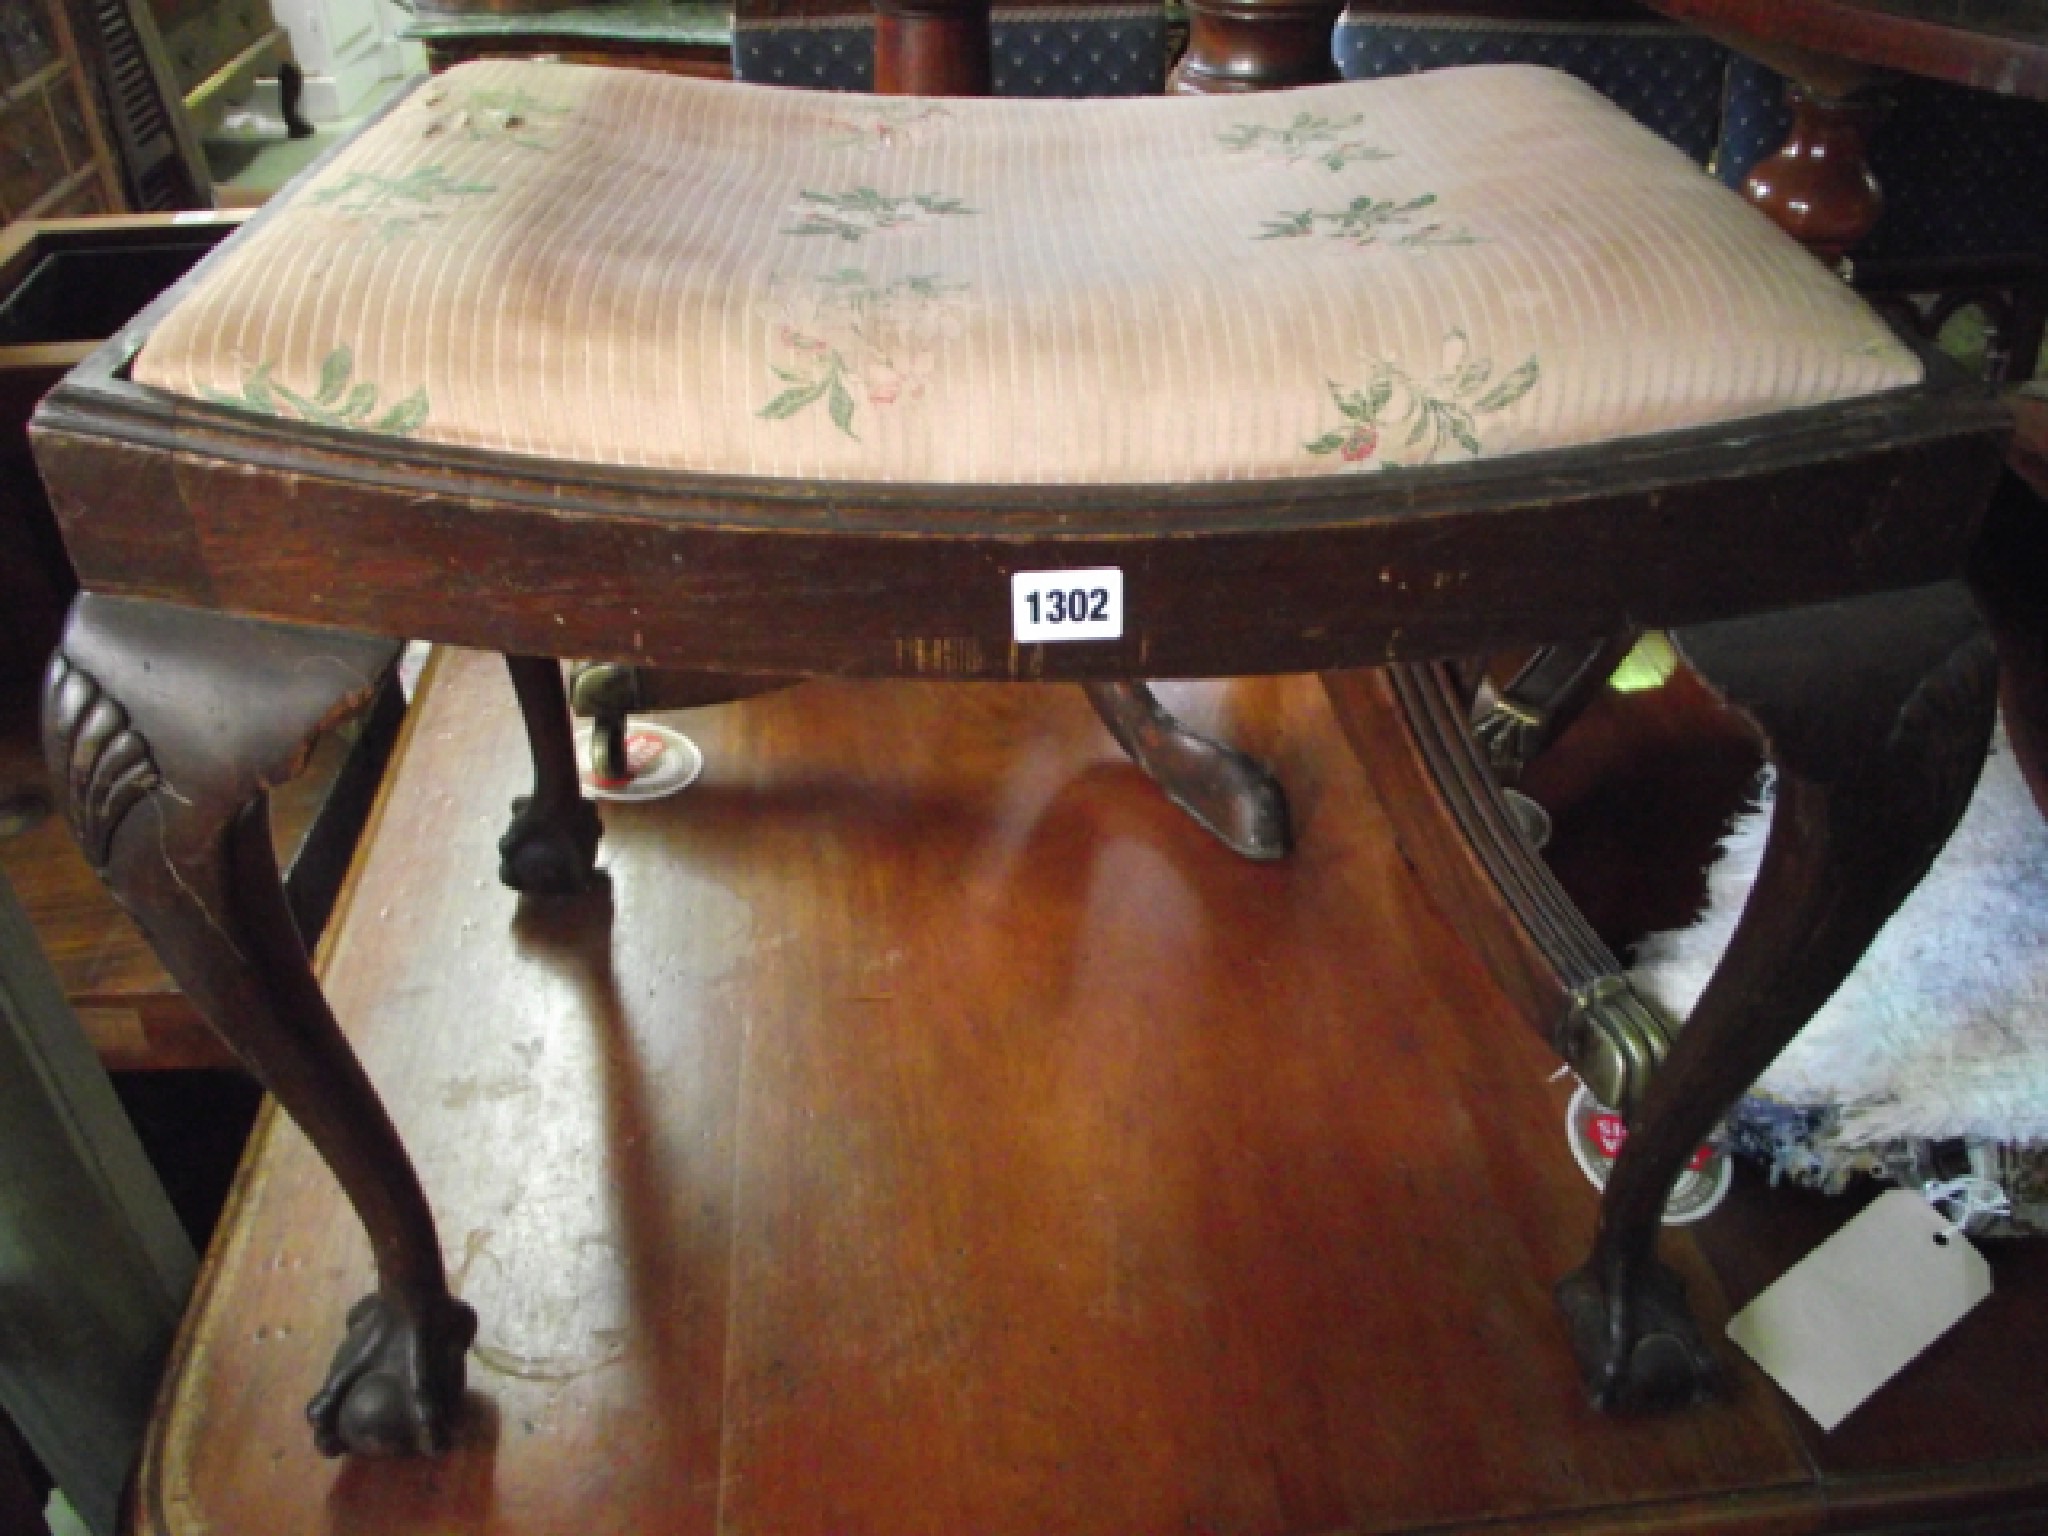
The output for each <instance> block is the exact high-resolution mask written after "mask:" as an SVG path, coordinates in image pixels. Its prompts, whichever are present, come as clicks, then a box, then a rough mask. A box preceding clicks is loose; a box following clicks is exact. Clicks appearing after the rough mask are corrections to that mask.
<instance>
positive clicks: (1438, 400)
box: [1302, 330, 1542, 470]
mask: <svg viewBox="0 0 2048 1536" xmlns="http://www.w3.org/2000/svg"><path fill="white" fill-rule="evenodd" d="M1467 349H1468V343H1467V341H1466V338H1465V335H1464V333H1463V332H1462V331H1456V330H1454V331H1452V332H1450V333H1449V334H1448V335H1447V336H1445V338H1444V354H1445V361H1444V368H1443V372H1442V373H1441V374H1439V375H1438V376H1437V377H1436V378H1434V379H1431V380H1421V379H1417V378H1416V377H1414V376H1413V375H1412V374H1410V373H1408V372H1407V371H1406V370H1405V369H1403V368H1402V367H1400V366H1399V365H1398V364H1396V363H1393V362H1390V361H1388V360H1386V359H1384V358H1376V359H1370V360H1368V362H1367V364H1366V368H1367V377H1366V379H1365V382H1364V383H1363V384H1362V385H1361V386H1359V387H1356V388H1351V387H1347V386H1346V385H1343V384H1340V383H1338V382H1337V381H1336V380H1334V379H1333V380H1329V381H1327V382H1328V387H1329V391H1330V399H1331V402H1332V403H1333V404H1334V405H1335V406H1336V408H1337V411H1338V414H1339V415H1341V416H1342V417H1343V418H1344V421H1345V423H1346V424H1345V425H1343V426H1340V427H1337V428H1335V429H1333V430H1331V431H1328V432H1324V433H1323V434H1321V435H1320V436H1318V437H1314V438H1311V439H1309V440H1308V441H1307V442H1305V443H1303V444H1302V448H1303V451H1305V452H1307V453H1312V454H1316V455H1318V456H1324V457H1327V456H1328V455H1331V454H1338V455H1341V456H1342V457H1343V458H1344V459H1345V460H1346V461H1348V462H1351V463H1357V464H1364V463H1366V462H1368V461H1371V462H1372V463H1373V464H1374V465H1375V467H1377V468H1379V469H1382V470H1393V469H1412V468H1415V467H1417V466H1420V465H1423V464H1429V463H1432V462H1434V461H1435V460H1436V459H1437V458H1438V457H1439V456H1440V455H1441V454H1442V453H1443V451H1444V450H1445V448H1446V447H1447V446H1455V447H1457V448H1460V449H1462V450H1463V451H1464V452H1465V453H1467V454H1470V455H1474V456H1476V455H1478V454H1479V453H1481V452H1483V451H1484V447H1485V445H1484V443H1483V441H1482V439H1481V434H1480V430H1479V422H1478V418H1479V417H1481V416H1490V415H1493V414H1495V413H1497V412H1500V411H1504V410H1506V409H1507V408H1508V407H1510V406H1512V405H1513V404H1515V402H1516V401H1518V400H1520V399H1522V398H1523V397H1524V396H1525V395H1527V394H1528V393H1529V391H1530V390H1532V389H1534V388H1535V387H1536V385H1537V383H1538V381H1539V380H1540V378H1541V374H1542V370H1541V368H1540V366H1539V365H1538V363H1537V361H1536V359H1535V358H1534V357H1533V356H1532V357H1530V358H1528V359H1527V360H1526V361H1524V362H1523V363H1522V364H1521V366H1520V367H1517V368H1515V369H1513V370H1511V371H1510V372H1508V373H1507V374H1505V375H1503V376H1502V377H1501V378H1500V379H1499V380H1497V381H1495V382H1494V384H1493V387H1492V388H1491V389H1488V388H1487V381H1488V380H1489V379H1492V378H1493V362H1492V360H1491V359H1490V358H1483V357H1482V358H1468V357H1467V356H1466V353H1467ZM1397 427H1405V428H1406V429H1407V430H1406V432H1405V433H1404V434H1403V436H1402V440H1401V452H1400V462H1398V463H1397V462H1395V461H1394V460H1392V459H1388V458H1385V457H1382V456H1380V452H1379V450H1380V446H1381V443H1382V435H1383V433H1385V432H1386V431H1388V430H1389V429H1392V428H1397Z"/></svg>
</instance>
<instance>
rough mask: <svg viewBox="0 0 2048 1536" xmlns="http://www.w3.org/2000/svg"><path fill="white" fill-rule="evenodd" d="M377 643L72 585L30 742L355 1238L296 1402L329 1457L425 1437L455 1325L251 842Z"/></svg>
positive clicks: (374, 675) (146, 928)
mask: <svg viewBox="0 0 2048 1536" xmlns="http://www.w3.org/2000/svg"><path fill="white" fill-rule="evenodd" d="M397 651H398V646H397V643H396V642H394V641H387V640H382V639H378V638H375V637H369V636H361V635H347V634H339V633H333V632H328V631H320V630H308V629H298V628H292V627H287V626H284V625H275V624H262V623H256V622H253V621H247V620H236V619H228V618H223V617H221V616H220V615H217V614H211V613H202V612H196V611H193V610H189V609H178V608H172V607H169V606H166V605H163V604H157V603H148V602H140V601H135V600H130V599H115V598H99V597H93V596H86V597H82V598H80V599H79V600H78V602H77V603H76V604H75V605H74V606H73V609H72V612H71V617H70V621H69V623H68V625H67V626H66V630H65V635H64V641H63V644H62V646H61V648H60V649H59V651H58V654H57V656H56V657H55V658H54V659H53V661H52V662H51V666H50V671H49V676H48V686H47V688H46V691H45V695H44V716H43V724H44V750H45V753H46V754H47V756H48V759H49V763H50V768H51V776H52V778H53V779H54V780H55V782H56V784H57V786H58V789H59V793H60V796H61V798H62V799H63V800H64V809H65V814H66V815H67V817H68V818H69V819H70V822H71V826H72V828H73V830H74V832H75V833H76V834H77V836H78V840H79V845H80V847H81V848H83V849H84V851H85V854H86V856H87V858H88V859H90V860H91V861H92V863H93V865H94V866H95V868H97V869H98V871H99V873H100V875H101V877H102V878H103V879H104V880H105V881H106V882H107V885H108V886H109V888H110V889H111V890H112V891H113V893H114V895H115V897H116V898H117V899H118V900H119V901H120V903H121V905H122V906H123V907H124V908H126V909H127V911H128V912H129V913H130V915H132V916H133V917H134V918H135V920H136V922H137V924H138V925H139V926H140V927H141V928H142V930H143V932H144V933H145V934H146V935H147V936H148V938H149V940H150V942H151V944H152V945H153V946H154V947H155V949H156V951H157V954H158V956H159V957H160V958H161V959H162V961H163V963H164V967H165V969H166V970H168V971H169V972H170V974H171V976H172V977H173V979H175V980H176V981H177V983H178V985H179V987H180V988H181V989H182V990H183V991H184V993H185V995H186V996H187V997H188V998H189V999H190V1000H191V1001H192V1003H193V1004H194V1005H195V1006H196V1007H197V1008H198V1009H199V1011H200V1012H201V1014H202V1015H203V1016H204V1017H205V1018H206V1020H207V1022H208V1023H209V1024H210V1025H211V1026H212V1027H213V1029H214V1030H215V1032H216V1033H217V1034H219V1035H220V1037H221V1039H222V1040H223V1041H224V1042H226V1044H227V1045H228V1046H229V1047H230V1048H231V1049H232V1050H233V1051H234V1052H235V1054H236V1055H237V1056H238V1057H239V1058H240V1059H241V1060H242V1061H243V1062H244V1063H245V1064H246V1065H247V1066H248V1068H249V1070H250V1071H251V1072H252V1073H253V1074H254V1075H255V1076H256V1078H257V1079H258V1080H259V1081H260V1082H261V1083H262V1084H263V1086H264V1087H265V1088H267V1089H268V1090H269V1091H270V1092H271V1093H272V1094H273V1095H274V1096H275V1097H276V1098H277V1100H278V1102H279V1104H280V1105H281V1106H282V1107H283V1108H284V1110H285V1112H286V1113H287V1114H289V1115H290V1116H291V1117H292V1119H293V1120H294V1121H296V1122H297V1123H298V1125H299V1127H300V1128H301V1129H302V1130H303V1131H304V1132H305V1133H306V1136H307V1138H308V1140H309V1141H311V1142H312V1144H313V1146H314V1147H315V1149H316V1150H317V1151H318V1152H319V1153H320V1155H321V1157H322V1158H323V1160H325V1162H326V1163H327V1165H328V1167H329V1168H330V1169H331V1170H332V1171H333V1172H334V1175H335V1177H336V1179H337V1180H338V1181H339V1182H340V1184H341V1186H342V1188H343V1190H344V1192H345V1193H346V1194H347V1196H348V1198H349V1201H350V1204H351V1205H352V1206H353V1207H354V1209H355V1211H356V1213H357V1215H358V1216H359V1217H360V1218H361V1220H362V1222H363V1226H364V1229H365V1231H366V1232H367V1233H368V1236H369V1239H370V1247H371V1251H372V1253H373V1255H374V1256H375V1259H376V1266H377V1290H376V1293H375V1295H374V1297H373V1298H371V1301H370V1302H369V1303H366V1304H365V1305H363V1306H360V1307H358V1308H357V1309H356V1311H355V1312H354V1313H352V1314H351V1316H350V1320H349V1328H350V1337H349V1338H348V1340H347V1341H345V1342H344V1343H343V1345H342V1347H341V1349H340V1351H339V1353H338V1355H337V1358H336V1362H335V1371H334V1374H333V1375H332V1376H331V1377H330V1380H329V1383H328V1385H327V1387H326V1388H324V1389H323V1390H322V1392H321V1393H320V1394H319V1396H317V1397H316V1398H315V1399H314V1401H313V1404H312V1407H311V1410H310V1411H311V1414H312V1417H313V1423H314V1435H315V1440H316V1442H317V1443H318V1444H319V1446H320V1448H321V1449H322V1450H324V1451H327V1452H329V1453H330V1454H332V1453H336V1452H339V1451H342V1450H355V1451H362V1452H368V1453H394V1452H408V1451H432V1450H437V1449H440V1448H441V1447H443V1446H445V1445H446V1444H447V1443H448V1438H449V1434H450V1430H451V1426H452V1423H453V1419H454V1414H455V1410H456V1406H457V1404H458V1402H459V1401H460V1398H461V1394H462V1378H463V1368H462V1360H463V1354H464V1351H465V1350H466V1349H467V1348H468V1345H469V1341H470V1337H471V1336H472V1334H473V1332H474V1328H475V1321H474V1317H473V1315H472V1314H471V1313H470V1311H469V1309H468V1308H467V1307H465V1306H464V1305H463V1304H462V1303H461V1302H459V1301H457V1300H455V1299H454V1297H452V1296H451V1295H450V1294H449V1292H448V1284H447V1277H446V1274H445V1272H444V1270H443V1267H442V1261H441V1250H440V1243H439V1239H438V1238H437V1236H436V1235H435V1231H434V1224H433V1218H432V1216H431V1214H430V1213H429V1211H428V1208H427V1203H426V1198H425V1196H424V1194H423V1193H422V1192H421V1190H420V1186H419V1182H418V1179H417V1178H416V1177H415V1175H414V1173H413V1169H412V1166H411V1164H410V1163H409V1162H408V1161H407V1158H406V1155H405V1149H404V1147H403V1146H402V1145H401V1143H400V1142H399V1139H398V1133H397V1131H396V1130H395V1129H394V1128H393V1126H392V1124H391V1122H390V1119H389V1118H388V1117H387V1116H386V1114H385V1112H384V1108H383V1105H382V1104H381V1103H380V1102H379V1101H378V1098H377V1095H376V1092H375V1090H374V1089H373V1088H372V1087H371V1085H370V1082H369V1079H368V1077H367V1076H366V1075H365V1074H364V1072H363V1069H362V1066H361V1064H360V1063H359V1062H358V1061H357V1060H356V1057H355V1053H354V1052H353V1051H352V1050H351V1049H350V1047H349V1045H348V1042H347V1040H346V1039H344V1038H343V1036H342V1034H341V1031H340V1029H339V1027H338V1026H337V1025H336V1023H335V1021H334V1017H333V1015H332V1014H331V1012H329V1010H328V1007H327V1003H326V1000H325V998H324V997H323V996H322V995H321V992H320V987H319V983H318V982H317V981H316V980H315V978H314V976H313V972H312V967H311V965H310V963H309V962H308V960H307V958H306V952H305V947H304V945H303V944H302V943H301V942H300V939H299V934H298V930H297V928H296V926H295V925H294V923H293V920H292V916H291V912H290V908H289V906H288V905H287V903H286V901H285V895H284V889H283V885H282V883H281V881H280V880H279V878H278V872H277V862H276V856H275V853H274V851H273V850H272V848H271V845H270V832H269V820H268V791H269V790H270V789H271V788H273V787H274V786H276V785H278V784H281V783H283V782H284V781H285V780H287V779H289V778H291V777H292V776H293V775H295V774H296V773H297V772H299V771H300V769H301V768H303V767H304V765H305V762H306V759H307V757H308V755H309V754H310V752H311V749H312V744H313V741H314V739H315V738H316V737H317V736H318V735H319V734H320V732H321V731H322V730H323V729H325V728H326V727H328V726H330V725H333V724H336V723H338V722H339V721H340V720H342V719H344V718H346V717H347V716H348V715H349V714H351V713H352V712H354V711H355V710H357V709H359V708H361V707H362V706H363V705H364V704H366V703H367V702H368V701H369V700H370V698H371V697H372V695H373V694H374V691H375V689H376V687H377V685H378V684H379V682H380V680H381V679H382V677H383V675H384V674H385V672H386V671H387V670H388V669H389V668H390V666H391V665H392V663H393V662H394V661H395V660H396V657H397Z"/></svg>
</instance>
